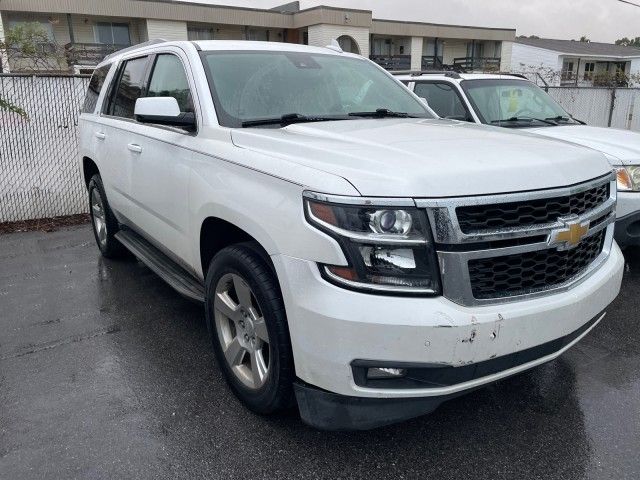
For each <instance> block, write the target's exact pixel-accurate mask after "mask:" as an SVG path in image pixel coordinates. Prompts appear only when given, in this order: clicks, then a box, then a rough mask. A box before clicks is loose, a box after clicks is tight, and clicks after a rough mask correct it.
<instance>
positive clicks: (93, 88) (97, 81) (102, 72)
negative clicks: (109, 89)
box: [82, 64, 111, 113]
mask: <svg viewBox="0 0 640 480" xmlns="http://www.w3.org/2000/svg"><path fill="white" fill-rule="evenodd" d="M110 69H111V64H108V65H103V66H102V67H100V68H96V69H95V71H94V72H93V75H91V80H89V88H87V94H86V96H85V97H84V105H83V106H82V113H93V112H94V111H95V109H96V105H97V104H98V97H99V96H100V91H101V90H102V87H103V85H104V81H105V79H106V78H107V74H108V73H109V70H110Z"/></svg>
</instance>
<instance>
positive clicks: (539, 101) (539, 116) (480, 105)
mask: <svg viewBox="0 0 640 480" xmlns="http://www.w3.org/2000/svg"><path fill="white" fill-rule="evenodd" d="M461 85H462V88H463V90H464V91H465V93H466V94H467V97H468V98H469V100H470V101H471V103H472V104H473V107H474V109H475V111H476V112H477V113H478V117H480V120H481V121H482V123H486V124H491V125H500V126H503V127H531V126H535V127H540V126H554V125H558V124H560V123H563V124H565V123H570V124H575V123H578V122H576V121H575V120H573V119H572V118H571V116H570V115H569V114H568V113H567V112H566V111H565V110H564V109H563V108H562V107H561V106H560V105H558V104H557V103H556V101H555V100H554V99H553V98H551V97H550V96H549V95H548V94H547V93H546V92H545V91H544V90H542V89H541V88H539V87H537V86H536V85H534V84H533V83H531V82H528V81H526V80H511V79H492V80H465V81H463V82H461Z"/></svg>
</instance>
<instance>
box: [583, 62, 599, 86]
mask: <svg viewBox="0 0 640 480" xmlns="http://www.w3.org/2000/svg"><path fill="white" fill-rule="evenodd" d="M595 71H596V64H595V62H587V63H585V64H584V79H585V80H586V81H588V82H589V81H591V80H593V74H594V72H595Z"/></svg>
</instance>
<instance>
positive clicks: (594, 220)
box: [416, 174, 616, 306]
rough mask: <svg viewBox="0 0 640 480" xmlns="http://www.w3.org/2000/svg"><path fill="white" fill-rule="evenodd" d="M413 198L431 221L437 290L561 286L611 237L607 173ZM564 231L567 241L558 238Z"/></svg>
mask: <svg viewBox="0 0 640 480" xmlns="http://www.w3.org/2000/svg"><path fill="white" fill-rule="evenodd" d="M416 203H417V205H418V206H419V207H422V208H425V209H426V210H427V214H428V216H429V220H430V223H431V227H432V229H433V236H434V240H435V243H436V249H437V252H438V260H439V262H440V268H441V272H442V286H443V294H444V296H445V297H447V298H449V299H450V300H452V301H454V302H456V303H459V304H461V305H467V306H474V305H485V304H493V303H503V302H508V301H516V300H521V299H524V298H531V297H536V296H542V295H549V294H551V293H554V292H558V291H562V290H566V289H569V288H571V287H573V286H575V285H577V284H578V283H580V282H581V281H583V280H584V279H586V278H588V277H589V276H590V275H591V273H593V272H594V271H595V270H597V268H598V267H599V266H600V265H601V264H602V263H603V262H604V261H605V260H606V258H607V256H608V255H609V252H610V250H611V246H612V242H613V222H614V220H615V205H616V182H615V176H614V175H613V174H610V175H606V176H603V177H600V178H596V179H593V180H591V181H588V182H585V183H582V184H579V185H573V186H569V187H564V188H557V189H551V190H544V191H533V192H520V193H513V194H502V195H490V196H485V197H469V198H450V199H436V200H427V199H418V200H416ZM576 226H579V227H580V228H579V229H578V230H579V232H580V234H579V236H578V239H573V236H572V235H571V236H568V232H573V228H574V227H576ZM570 227H571V228H570ZM565 237H566V238H569V239H570V240H571V241H567V242H564V243H563V242H561V241H559V240H560V239H561V238H565ZM579 237H582V238H579ZM578 240H579V242H578ZM576 243H577V245H576Z"/></svg>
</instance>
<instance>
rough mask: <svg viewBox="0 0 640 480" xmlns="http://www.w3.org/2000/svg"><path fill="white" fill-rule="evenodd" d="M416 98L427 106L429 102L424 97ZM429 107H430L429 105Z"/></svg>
mask: <svg viewBox="0 0 640 480" xmlns="http://www.w3.org/2000/svg"><path fill="white" fill-rule="evenodd" d="M418 98H419V99H420V100H421V101H422V103H424V104H425V105H426V106H427V107H429V102H428V101H427V99H426V98H424V97H418ZM429 108H431V107H429Z"/></svg>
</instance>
